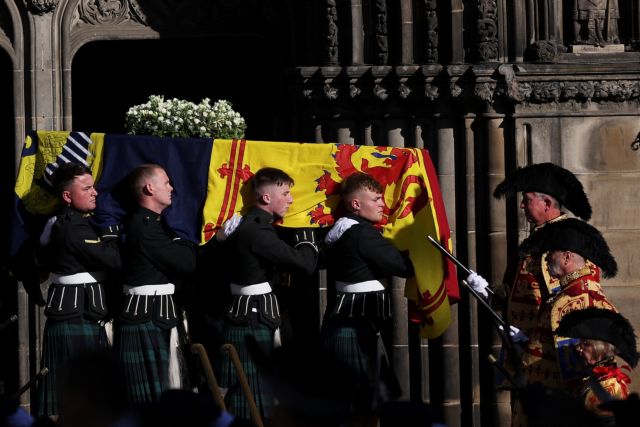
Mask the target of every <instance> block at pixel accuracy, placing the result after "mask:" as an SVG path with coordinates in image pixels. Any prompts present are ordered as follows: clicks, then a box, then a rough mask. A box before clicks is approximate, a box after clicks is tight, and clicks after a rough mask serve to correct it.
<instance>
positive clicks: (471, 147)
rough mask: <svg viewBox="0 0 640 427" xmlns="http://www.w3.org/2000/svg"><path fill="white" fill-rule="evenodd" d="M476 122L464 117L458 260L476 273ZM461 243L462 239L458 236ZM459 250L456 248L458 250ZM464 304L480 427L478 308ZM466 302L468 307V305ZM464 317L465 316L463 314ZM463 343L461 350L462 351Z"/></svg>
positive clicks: (474, 410)
mask: <svg viewBox="0 0 640 427" xmlns="http://www.w3.org/2000/svg"><path fill="white" fill-rule="evenodd" d="M475 121H476V115H475V114H466V115H465V116H464V139H465V141H464V143H465V158H466V175H465V181H466V194H465V196H466V197H465V200H466V204H467V205H466V213H467V235H466V244H467V253H466V254H461V253H460V251H459V250H458V251H457V253H458V256H460V257H461V258H462V260H464V258H465V255H466V259H467V260H468V265H469V267H470V268H471V269H473V270H474V271H477V270H478V266H477V263H476V215H475V211H476V197H475V195H476V182H477V179H476V164H475V163H476V162H475V158H476V155H477V153H476V143H475V135H474V130H473V125H474V122H475ZM458 237H459V239H461V237H460V236H459V235H458ZM459 247H460V246H459V245H457V248H459ZM461 297H462V301H461V302H460V310H462V309H463V307H466V308H467V310H468V312H467V313H465V314H467V315H468V316H469V338H468V339H469V348H470V350H471V354H470V356H469V359H470V362H471V382H470V384H469V383H466V385H467V386H471V396H470V398H471V402H470V404H471V414H470V418H471V420H472V422H473V425H474V426H479V425H480V376H479V369H478V368H479V360H480V353H479V346H478V304H477V302H476V301H475V299H474V298H472V297H470V296H469V295H468V293H466V292H465V291H462V292H461ZM465 300H466V302H467V304H464V303H465ZM461 317H462V314H461ZM462 345H463V344H462V343H460V346H461V347H462Z"/></svg>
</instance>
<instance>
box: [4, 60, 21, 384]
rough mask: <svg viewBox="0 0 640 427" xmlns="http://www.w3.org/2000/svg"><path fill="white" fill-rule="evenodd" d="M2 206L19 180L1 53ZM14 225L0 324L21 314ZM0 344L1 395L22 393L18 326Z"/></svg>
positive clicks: (9, 77) (9, 66) (7, 70)
mask: <svg viewBox="0 0 640 427" xmlns="http://www.w3.org/2000/svg"><path fill="white" fill-rule="evenodd" d="M0 93H2V96H0V141H2V147H3V148H2V155H1V156H0V182H2V183H4V184H3V185H0V204H1V206H6V207H9V206H12V205H13V194H14V191H13V184H14V183H15V179H16V168H15V152H16V148H15V145H14V141H15V110H14V105H13V63H12V61H11V58H10V57H9V55H8V54H7V53H6V52H5V51H4V50H2V49H0ZM10 226H11V221H2V222H0V242H2V249H0V251H1V253H0V257H1V258H0V259H1V260H2V264H0V265H1V266H2V271H1V272H0V323H2V322H4V321H5V320H6V319H8V318H9V317H10V316H11V315H13V314H16V312H17V293H16V290H17V283H16V282H15V280H13V279H12V278H11V277H10V276H9V275H8V271H7V269H6V263H7V258H8V256H9V238H10V237H9V234H10V229H9V228H10ZM0 342H2V348H3V350H4V351H1V352H0V393H6V394H8V395H10V394H12V393H14V392H15V391H16V390H17V389H18V353H17V352H16V351H12V350H11V349H16V348H18V329H17V324H16V323H15V322H14V323H12V324H10V325H8V326H6V327H4V328H3V329H2V330H0Z"/></svg>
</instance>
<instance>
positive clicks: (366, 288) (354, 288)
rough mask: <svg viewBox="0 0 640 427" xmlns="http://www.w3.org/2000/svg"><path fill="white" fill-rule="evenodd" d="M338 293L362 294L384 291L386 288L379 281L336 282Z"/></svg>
mask: <svg viewBox="0 0 640 427" xmlns="http://www.w3.org/2000/svg"><path fill="white" fill-rule="evenodd" d="M336 291H338V292H343V293H361V292H376V291H384V286H382V283H380V282H379V281H378V280H367V281H365V282H358V283H348V282H340V281H338V280H337V281H336Z"/></svg>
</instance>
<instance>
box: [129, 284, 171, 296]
mask: <svg viewBox="0 0 640 427" xmlns="http://www.w3.org/2000/svg"><path fill="white" fill-rule="evenodd" d="M175 291H176V287H175V286H174V284H173V283H166V284H164V285H142V286H127V285H124V286H123V288H122V293H123V294H124V295H173V293H174V292H175Z"/></svg>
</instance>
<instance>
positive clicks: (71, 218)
mask: <svg viewBox="0 0 640 427" xmlns="http://www.w3.org/2000/svg"><path fill="white" fill-rule="evenodd" d="M44 260H45V262H46V264H47V266H48V268H49V269H50V271H51V272H52V273H53V274H52V276H51V279H52V283H51V286H50V287H49V292H48V297H47V304H46V306H45V315H46V316H47V321H46V324H45V328H44V337H43V348H42V366H43V367H45V366H46V367H47V368H48V369H49V373H48V375H46V376H45V377H44V378H43V380H42V381H41V382H40V383H39V386H38V402H37V410H36V412H37V414H38V415H39V416H43V415H54V414H57V413H58V399H57V396H56V392H57V390H56V384H57V381H58V380H59V374H60V369H61V367H62V366H63V364H64V363H65V362H68V361H70V360H72V359H73V357H74V356H76V355H78V354H79V353H81V352H83V351H92V350H99V349H104V348H106V347H107V340H106V335H105V333H104V327H103V326H101V324H100V323H99V322H100V321H102V320H105V319H106V317H107V304H106V294H105V288H104V286H103V285H104V282H100V281H96V280H93V279H91V278H92V277H94V278H100V280H102V278H104V277H105V274H106V273H107V272H112V271H117V270H119V269H120V267H121V262H120V251H119V249H118V239H117V237H116V236H112V237H108V238H107V237H105V238H103V239H101V238H100V237H99V236H98V233H97V232H96V230H95V229H94V228H93V227H92V225H91V223H90V222H89V215H87V214H83V213H81V212H79V211H76V210H75V209H72V208H69V207H65V208H63V209H62V211H61V212H60V213H59V214H58V215H57V219H56V222H55V223H54V224H53V226H52V227H51V235H50V238H49V242H48V244H47V245H46V247H45V248H44ZM60 282H64V284H63V283H60Z"/></svg>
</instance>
